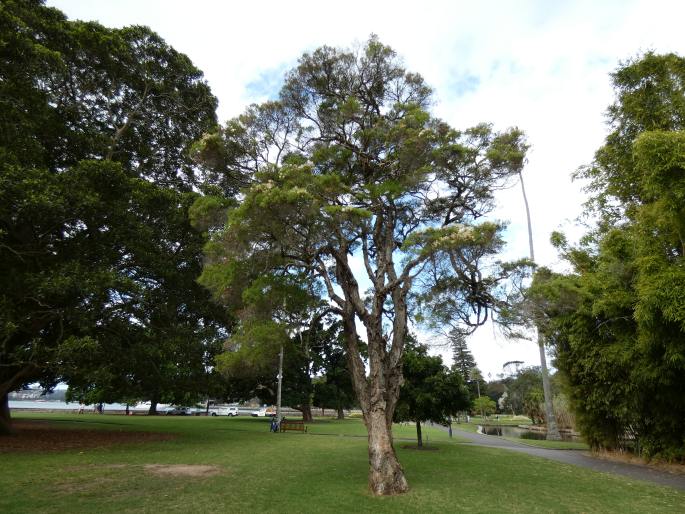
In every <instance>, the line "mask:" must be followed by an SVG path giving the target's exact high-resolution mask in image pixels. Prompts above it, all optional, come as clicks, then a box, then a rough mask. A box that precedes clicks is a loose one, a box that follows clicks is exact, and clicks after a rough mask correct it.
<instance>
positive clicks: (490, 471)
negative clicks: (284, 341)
mask: <svg viewBox="0 0 685 514" xmlns="http://www.w3.org/2000/svg"><path fill="white" fill-rule="evenodd" d="M22 416H24V415H22ZM34 417H38V418H40V419H49V420H51V421H53V422H55V423H59V424H60V426H79V427H87V428H102V429H116V430H119V429H123V430H150V431H159V432H173V433H175V434H177V437H176V439H174V440H171V441H160V442H151V443H146V444H143V445H141V444H126V445H118V446H110V447H104V448H98V449H89V450H82V451H78V450H75V451H65V452H55V453H10V454H3V455H2V456H1V457H0V458H1V460H2V463H3V466H2V469H3V472H2V473H1V474H0V491H2V492H3V494H2V495H0V512H7V513H18V514H20V513H63V512H69V513H74V514H77V513H91V512H97V513H98V514H100V513H103V514H104V513H110V512H112V513H114V512H116V513H120V512H159V513H161V512H238V513H242V512H260V513H262V512H280V513H290V512H305V513H308V512H312V513H314V512H317V513H320V512H323V513H325V512H336V513H337V512H381V513H382V512H393V513H397V512H412V513H414V512H468V513H471V512H473V513H476V512H483V513H491V512H517V513H518V512H521V513H523V512H525V513H529V512H602V513H604V512H622V513H632V512H634V513H638V512H639V513H645V512H659V513H662V512H664V513H665V512H682V506H683V505H684V504H685V493H683V492H680V491H677V490H675V489H671V488H666V487H659V486H655V485H651V484H647V483H643V482H638V481H634V480H629V479H626V478H623V477H616V476H609V475H604V474H600V473H596V472H592V471H589V470H586V469H581V468H576V467H573V466H569V465H564V464H559V463H555V462H551V461H547V460H544V459H537V458H534V457H530V456H527V455H522V454H519V453H514V452H507V451H505V450H497V449H492V448H479V447H476V446H472V445H468V444H457V443H455V442H453V441H450V440H449V439H447V438H445V437H446V436H445V435H441V434H444V433H442V432H438V431H437V430H435V431H434V430H431V429H430V428H428V427H427V428H426V432H427V433H428V435H429V439H430V440H432V441H433V443H432V444H433V445H434V447H437V448H438V450H437V451H417V450H414V449H409V448H403V446H408V445H405V444H403V441H398V442H397V443H396V448H397V452H398V455H399V458H400V460H401V462H402V464H403V466H404V468H405V471H406V475H407V479H408V481H409V484H410V486H411V490H410V491H409V493H407V494H404V495H402V496H398V497H392V498H376V497H373V496H371V495H370V494H369V493H368V490H367V484H366V474H367V466H368V463H367V453H366V439H365V438H364V437H359V436H360V435H363V434H364V429H363V426H362V425H361V422H360V421H359V420H345V421H342V422H339V421H325V422H323V421H320V422H317V423H315V424H314V425H311V428H310V431H311V433H310V434H301V433H285V434H271V433H269V431H268V422H267V421H265V420H263V419H249V418H233V419H228V418H168V417H162V418H154V417H145V416H141V417H129V418H126V417H123V416H121V417H115V416H81V417H77V416H75V415H71V416H69V415H46V414H41V415H37V416H35V415H34ZM413 430H414V427H412V426H408V427H398V428H397V429H396V435H397V436H399V437H402V436H403V435H404V433H405V431H407V435H408V433H409V432H411V433H412V434H413ZM329 434H330V435H329ZM0 444H2V442H1V440H0ZM146 464H169V465H171V464H190V465H193V464H202V465H212V466H217V467H218V469H219V470H220V473H219V474H218V475H215V476H209V477H185V476H178V477H176V476H164V477H160V476H157V475H154V474H151V473H149V472H148V471H146V470H145V467H144V466H145V465H146Z"/></svg>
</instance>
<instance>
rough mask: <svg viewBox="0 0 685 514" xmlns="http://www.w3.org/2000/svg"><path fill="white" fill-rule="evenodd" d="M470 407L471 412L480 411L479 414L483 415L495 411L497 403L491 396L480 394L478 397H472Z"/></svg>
mask: <svg viewBox="0 0 685 514" xmlns="http://www.w3.org/2000/svg"><path fill="white" fill-rule="evenodd" d="M471 409H472V410H473V412H476V413H478V412H480V415H481V416H483V417H485V416H489V415H490V414H494V413H495V411H496V410H497V404H496V403H495V401H494V400H493V399H492V398H489V397H487V396H480V397H478V398H474V400H473V402H471Z"/></svg>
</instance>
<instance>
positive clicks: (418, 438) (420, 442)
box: [416, 420, 423, 448]
mask: <svg viewBox="0 0 685 514" xmlns="http://www.w3.org/2000/svg"><path fill="white" fill-rule="evenodd" d="M416 441H417V442H416V446H418V447H419V448H423V438H422V437H421V422H420V421H418V420H417V421H416Z"/></svg>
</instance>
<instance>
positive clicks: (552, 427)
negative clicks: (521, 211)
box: [518, 170, 561, 441]
mask: <svg viewBox="0 0 685 514" xmlns="http://www.w3.org/2000/svg"><path fill="white" fill-rule="evenodd" d="M518 175H519V181H520V182H521V193H522V195H523V203H524V205H525V207H526V221H527V224H528V245H529V250H530V260H531V262H533V263H534V262H535V249H534V247H533V227H532V224H531V218H530V208H529V207H528V197H527V196H526V188H525V185H524V184H523V174H522V173H521V171H520V170H519V174H518ZM535 332H536V336H537V343H538V350H539V352H540V373H541V375H542V391H543V399H544V405H545V419H546V421H547V440H548V441H560V440H561V435H560V434H559V428H558V427H557V420H556V417H555V416H554V406H553V404H552V388H551V386H550V383H549V371H548V370H547V355H546V353H545V339H544V336H543V335H542V334H541V333H540V330H539V328H538V327H535Z"/></svg>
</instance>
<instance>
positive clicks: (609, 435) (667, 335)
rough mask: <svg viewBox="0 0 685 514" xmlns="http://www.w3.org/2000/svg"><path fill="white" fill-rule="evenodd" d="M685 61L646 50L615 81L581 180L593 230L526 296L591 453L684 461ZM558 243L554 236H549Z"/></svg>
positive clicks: (539, 278)
mask: <svg viewBox="0 0 685 514" xmlns="http://www.w3.org/2000/svg"><path fill="white" fill-rule="evenodd" d="M684 77H685V59H683V58H681V57H679V56H676V55H673V54H669V55H663V56H660V55H655V54H652V53H647V54H645V55H644V56H642V57H641V58H639V59H637V60H635V61H631V62H628V63H626V64H625V65H624V66H622V67H621V68H620V69H619V70H618V71H617V72H616V73H615V75H614V84H615V87H616V90H617V97H618V99H617V103H616V104H615V105H613V106H612V107H611V108H610V110H609V114H610V121H611V124H612V128H613V132H612V133H611V134H610V135H609V136H608V137H607V140H606V143H605V145H604V146H603V147H602V148H601V149H600V150H599V151H598V152H597V154H596V158H595V162H594V163H593V165H592V166H590V167H588V168H586V169H584V170H583V171H582V172H581V174H583V175H584V176H586V177H588V178H590V179H591V180H592V182H591V190H592V191H593V192H594V194H595V196H594V198H593V201H594V203H593V205H594V207H595V208H596V209H597V212H598V214H599V221H600V223H599V225H598V227H597V230H596V231H594V232H593V233H591V234H590V235H589V236H588V237H586V238H585V239H584V240H583V241H582V242H581V246H579V247H568V246H567V245H565V244H560V245H559V248H560V249H561V250H562V252H563V254H564V256H565V257H566V259H567V260H568V261H569V262H570V263H571V264H572V265H573V268H574V271H573V273H572V274H569V275H566V276H564V275H558V274H554V273H551V272H549V271H546V270H541V271H540V272H539V273H538V274H537V275H536V277H535V280H534V283H533V287H532V291H531V298H532V300H533V303H534V304H535V305H536V306H537V308H538V309H539V313H540V320H541V321H542V324H543V325H544V330H545V331H546V332H547V333H548V335H549V337H550V338H551V340H552V341H553V342H554V347H555V350H556V353H557V360H556V365H557V367H558V368H559V369H560V371H561V372H562V373H563V374H564V375H565V378H566V383H567V388H568V394H569V399H570V402H571V406H572V408H573V410H574V412H575V414H576V417H577V422H578V425H579V427H580V429H581V431H582V432H583V434H584V436H585V437H586V439H587V440H588V442H589V443H590V444H591V445H592V446H595V447H597V446H600V447H609V448H616V447H626V446H628V447H631V448H633V449H635V450H636V451H639V452H642V453H643V454H645V455H647V456H661V457H664V458H667V459H681V460H682V459H683V458H685V426H683V423H682V420H683V419H684V418H685V401H684V400H683V398H684V397H685V382H684V381H683V380H682V376H683V373H684V372H685V345H684V343H683V341H685V338H683V331H684V330H685V296H684V295H683V290H684V289H683V287H685V274H684V273H683V271H682V266H683V258H684V257H683V256H684V255H685V251H684V250H685V247H684V246H683V241H685V240H684V239H683V233H684V232H683V229H684V228H685V225H684V223H685V210H684V209H683V199H685V180H684V179H683V177H685V136H684V133H683V129H684V128H685V126H683V123H682V120H683V119H685V118H684V117H683V115H684V114H685V90H684V89H683V84H684V83H685V82H684V81H683V78H684ZM557 239H560V238H558V237H557Z"/></svg>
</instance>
